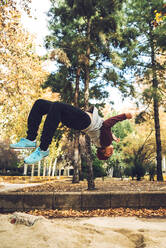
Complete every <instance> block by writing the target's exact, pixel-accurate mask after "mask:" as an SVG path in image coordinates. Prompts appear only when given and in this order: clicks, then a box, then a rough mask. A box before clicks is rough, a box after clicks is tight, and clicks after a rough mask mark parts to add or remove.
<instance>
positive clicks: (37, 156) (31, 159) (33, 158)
mask: <svg viewBox="0 0 166 248" xmlns="http://www.w3.org/2000/svg"><path fill="white" fill-rule="evenodd" d="M48 155H49V150H47V151H42V150H41V149H40V147H38V148H36V150H35V151H34V152H32V153H31V155H29V156H28V157H26V158H25V159H24V163H26V164H35V163H37V162H39V161H40V160H42V159H43V158H45V157H47V156H48Z"/></svg>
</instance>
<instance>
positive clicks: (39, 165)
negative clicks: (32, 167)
mask: <svg viewBox="0 0 166 248" xmlns="http://www.w3.org/2000/svg"><path fill="white" fill-rule="evenodd" d="M40 169H41V161H39V163H38V172H37V175H38V177H40Z"/></svg>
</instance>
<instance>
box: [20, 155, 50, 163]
mask: <svg viewBox="0 0 166 248" xmlns="http://www.w3.org/2000/svg"><path fill="white" fill-rule="evenodd" d="M48 156H49V154H48V155H46V156H44V157H42V159H43V158H46V157H48ZM42 159H40V160H39V161H37V162H35V163H31V164H29V163H26V162H25V160H24V163H25V164H29V165H32V164H36V163H38V162H40V161H41V160H42Z"/></svg>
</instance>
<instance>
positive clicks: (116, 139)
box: [112, 134, 120, 142]
mask: <svg viewBox="0 0 166 248" xmlns="http://www.w3.org/2000/svg"><path fill="white" fill-rule="evenodd" d="M112 138H113V140H114V141H116V142H119V141H120V139H119V138H117V137H116V136H115V135H114V134H112Z"/></svg>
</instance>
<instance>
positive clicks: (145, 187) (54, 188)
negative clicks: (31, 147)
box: [17, 178, 166, 192]
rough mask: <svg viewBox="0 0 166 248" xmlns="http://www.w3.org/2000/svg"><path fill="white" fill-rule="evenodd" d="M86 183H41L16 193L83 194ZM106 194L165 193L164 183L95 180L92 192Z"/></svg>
mask: <svg viewBox="0 0 166 248" xmlns="http://www.w3.org/2000/svg"><path fill="white" fill-rule="evenodd" d="M87 187H88V186H87V181H86V180H84V181H80V182H79V183H76V184H73V183H72V181H71V179H67V180H55V181H50V182H49V181H48V182H46V183H42V184H41V185H37V186H34V187H25V188H23V189H19V190H17V191H19V192H20V191H22V192H84V191H87ZM95 191H96V192H99V191H100V192H108V191H114V192H116V191H120V192H126V191H130V192H142V191H148V192H152V191H162V192H166V182H157V181H148V180H142V181H135V180H133V181H132V180H120V179H114V178H106V179H104V180H103V179H101V178H98V179H96V180H95V190H94V192H95Z"/></svg>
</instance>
